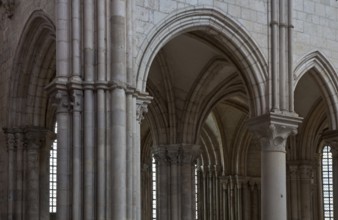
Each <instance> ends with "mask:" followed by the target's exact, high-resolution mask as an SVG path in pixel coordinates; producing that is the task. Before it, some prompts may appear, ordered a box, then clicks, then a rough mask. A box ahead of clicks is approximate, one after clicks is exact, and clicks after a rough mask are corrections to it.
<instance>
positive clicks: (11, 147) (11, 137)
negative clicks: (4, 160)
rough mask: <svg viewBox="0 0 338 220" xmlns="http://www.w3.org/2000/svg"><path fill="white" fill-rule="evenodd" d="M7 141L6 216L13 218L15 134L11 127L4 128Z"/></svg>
mask: <svg viewBox="0 0 338 220" xmlns="http://www.w3.org/2000/svg"><path fill="white" fill-rule="evenodd" d="M4 131H5V134H6V141H7V151H8V198H7V203H8V204H7V206H8V207H7V215H8V216H7V217H8V220H13V219H14V218H13V216H14V213H15V211H14V207H15V202H14V197H15V168H16V166H15V165H16V160H15V148H16V147H15V134H14V132H13V131H12V130H11V129H4Z"/></svg>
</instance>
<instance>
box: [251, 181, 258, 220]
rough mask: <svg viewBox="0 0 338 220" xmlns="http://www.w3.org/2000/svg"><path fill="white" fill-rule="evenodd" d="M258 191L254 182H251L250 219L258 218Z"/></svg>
mask: <svg viewBox="0 0 338 220" xmlns="http://www.w3.org/2000/svg"><path fill="white" fill-rule="evenodd" d="M258 204H259V192H258V189H257V185H256V184H255V183H253V184H252V220H258V219H259V217H258V213H259V205H258Z"/></svg>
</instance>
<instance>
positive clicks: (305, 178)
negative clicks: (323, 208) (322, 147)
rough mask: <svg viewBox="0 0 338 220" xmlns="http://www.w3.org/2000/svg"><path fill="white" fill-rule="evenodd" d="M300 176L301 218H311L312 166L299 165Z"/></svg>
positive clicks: (305, 219)
mask: <svg viewBox="0 0 338 220" xmlns="http://www.w3.org/2000/svg"><path fill="white" fill-rule="evenodd" d="M300 178H301V195H302V202H301V204H302V207H301V210H302V216H301V219H302V220H307V219H311V218H312V215H313V212H312V209H311V201H312V198H311V196H312V187H311V180H312V166H311V165H301V166H300Z"/></svg>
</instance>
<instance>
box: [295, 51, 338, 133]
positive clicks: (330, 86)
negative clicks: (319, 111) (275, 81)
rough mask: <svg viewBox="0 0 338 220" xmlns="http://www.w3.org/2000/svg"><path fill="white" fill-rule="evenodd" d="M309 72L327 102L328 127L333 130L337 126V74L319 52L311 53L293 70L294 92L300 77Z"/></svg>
mask: <svg viewBox="0 0 338 220" xmlns="http://www.w3.org/2000/svg"><path fill="white" fill-rule="evenodd" d="M311 72H312V73H313V74H312V75H313V76H314V78H315V80H316V81H317V83H318V87H319V88H320V89H321V91H322V93H323V94H322V96H323V98H324V100H325V101H326V102H327V107H328V108H329V114H330V127H331V129H332V130H335V129H337V126H338V97H337V94H338V75H337V74H338V73H337V72H336V71H335V69H334V67H333V66H332V65H331V63H330V62H329V61H328V59H326V57H325V56H324V55H323V54H322V53H321V52H319V51H314V52H311V53H309V54H308V55H306V56H305V57H304V58H303V59H302V60H301V61H300V62H299V64H298V65H297V66H296V68H295V70H294V86H293V89H294V91H295V89H296V86H297V84H298V82H299V81H300V80H301V78H302V76H303V75H304V74H309V73H311Z"/></svg>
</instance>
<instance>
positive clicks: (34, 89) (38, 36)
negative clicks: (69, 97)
mask: <svg viewBox="0 0 338 220" xmlns="http://www.w3.org/2000/svg"><path fill="white" fill-rule="evenodd" d="M18 45H19V46H18V48H17V50H16V54H15V58H14V63H13V69H12V73H11V79H10V87H9V88H10V91H9V99H8V100H9V103H10V105H9V108H8V114H9V117H8V121H7V123H8V126H11V127H12V126H18V125H20V126H21V125H25V124H30V125H35V126H45V125H46V124H45V120H46V119H47V118H48V116H46V115H45V114H46V113H47V111H46V106H47V101H48V97H47V94H44V93H43V91H44V86H46V85H47V84H48V83H49V82H50V79H51V78H52V77H53V75H54V74H55V26H54V24H53V22H52V21H51V20H50V19H49V18H48V16H47V15H46V14H45V13H44V12H43V11H41V10H38V11H34V12H33V13H32V15H31V16H30V17H29V19H28V21H27V22H26V25H25V27H24V30H23V32H22V35H21V38H20V41H19V44H18ZM38 94H40V95H38ZM41 94H44V95H41ZM23 114H25V115H23Z"/></svg>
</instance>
